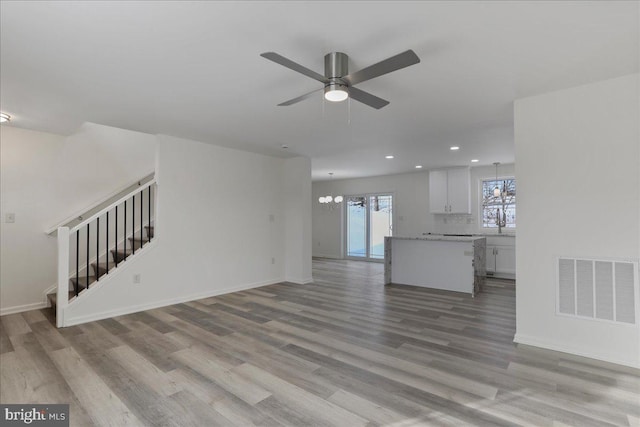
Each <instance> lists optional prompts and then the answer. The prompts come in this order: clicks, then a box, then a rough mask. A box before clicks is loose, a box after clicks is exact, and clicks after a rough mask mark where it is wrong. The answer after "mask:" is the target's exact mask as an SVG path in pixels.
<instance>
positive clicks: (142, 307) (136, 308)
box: [64, 278, 284, 327]
mask: <svg viewBox="0 0 640 427" xmlns="http://www.w3.org/2000/svg"><path fill="white" fill-rule="evenodd" d="M283 281H284V280H283V279H281V278H279V279H273V280H267V281H264V282H255V283H249V284H245V285H239V286H232V287H229V288H224V289H216V290H214V291H209V292H201V293H198V294H191V295H188V296H184V297H178V298H171V299H167V300H162V301H156V302H152V303H149V304H139V305H133V306H129V307H123V308H119V309H117V310H110V311H103V312H101V313H92V314H90V315H87V316H78V317H66V318H65V322H64V327H67V326H74V325H80V324H82V323H87V322H94V321H96V320H102V319H109V318H112V317H116V316H124V315H126V314H132V313H138V312H140V311H146V310H152V309H154V308H160V307H166V306H169V305H174V304H180V303H183V302H189V301H195V300H199V299H203V298H209V297H215V296H217V295H224V294H229V293H232V292H239V291H246V290H247V289H254V288H260V287H263V286H268V285H273V284H276V283H282V282H283Z"/></svg>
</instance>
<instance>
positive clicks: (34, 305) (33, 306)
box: [0, 302, 49, 316]
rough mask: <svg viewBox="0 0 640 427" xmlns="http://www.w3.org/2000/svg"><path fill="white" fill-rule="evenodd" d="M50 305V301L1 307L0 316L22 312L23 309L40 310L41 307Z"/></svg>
mask: <svg viewBox="0 0 640 427" xmlns="http://www.w3.org/2000/svg"><path fill="white" fill-rule="evenodd" d="M48 306H49V303H48V302H34V303H31V304H24V305H15V306H13V307H5V308H0V316H6V315H8V314H16V313H22V312H23V311H31V310H40V309H41V308H47V307H48Z"/></svg>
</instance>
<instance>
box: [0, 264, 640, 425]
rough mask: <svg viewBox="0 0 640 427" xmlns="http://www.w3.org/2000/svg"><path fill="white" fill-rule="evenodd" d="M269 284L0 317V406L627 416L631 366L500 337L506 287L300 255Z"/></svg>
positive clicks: (443, 418)
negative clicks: (305, 261)
mask: <svg viewBox="0 0 640 427" xmlns="http://www.w3.org/2000/svg"><path fill="white" fill-rule="evenodd" d="M313 266H314V278H315V283H313V284H308V285H294V284H287V283H282V284H277V285H272V286H267V287H263V288H259V289H255V290H249V291H244V292H238V293H234V294H229V295H224V296H219V297H214V298H207V299H204V300H200V301H195V302H190V303H186V304H178V305H174V306H170V307H165V308H161V309H156V310H150V311H146V312H142V313H138V314H132V315H128V316H121V317H117V318H114V319H109V320H103V321H98V322H93V323H88V324H85V325H80V326H74V327H70V328H65V329H56V328H55V327H54V326H53V325H52V323H51V320H52V319H51V318H50V314H49V311H48V310H41V311H31V312H26V313H21V314H15V315H9V316H4V317H2V318H0V352H1V353H2V354H1V356H0V357H1V360H0V401H1V402H2V403H13V402H15V403H27V402H28V403H70V404H71V425H76V426H89V425H114V426H124V425H175V426H188V425H193V426H215V425H221V426H226V425H236V426H250V425H266V426H272V425H273V426H276V425H294V426H346V427H352V426H358V425H384V426H414V425H427V426H431V425H433V426H459V425H482V426H506V425H534V426H551V425H553V426H561V425H572V426H580V427H588V426H608V425H624V426H628V425H640V376H639V374H638V371H637V370H632V369H628V368H622V367H617V366H615V365H610V364H606V363H602V362H597V361H593V360H589V359H585V358H580V357H577V356H570V355H566V354H562V353H555V352H550V351H544V350H539V349H534V348H522V347H520V348H518V347H516V346H515V345H514V344H513V343H512V338H513V334H514V330H515V300H514V299H515V289H514V285H513V283H511V282H507V281H497V280H493V281H489V283H488V286H487V289H486V291H485V292H483V293H481V294H480V295H478V296H477V297H476V298H475V299H473V298H471V297H469V296H467V295H463V294H457V293H451V292H444V291H434V290H429V289H423V288H416V287H410V286H397V285H391V286H387V287H384V286H383V285H382V282H383V272H382V265H381V264H374V263H360V262H352V261H351V262H350V261H328V260H314V264H313Z"/></svg>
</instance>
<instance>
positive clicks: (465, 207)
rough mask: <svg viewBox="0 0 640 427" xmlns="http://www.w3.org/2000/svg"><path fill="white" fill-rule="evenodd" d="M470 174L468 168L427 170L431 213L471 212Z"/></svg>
mask: <svg viewBox="0 0 640 427" xmlns="http://www.w3.org/2000/svg"><path fill="white" fill-rule="evenodd" d="M470 187H471V174H470V169H469V168H452V169H441V170H434V171H430V172H429V206H430V211H431V213H441V214H445V213H447V214H448V213H451V214H469V213H471V188H470Z"/></svg>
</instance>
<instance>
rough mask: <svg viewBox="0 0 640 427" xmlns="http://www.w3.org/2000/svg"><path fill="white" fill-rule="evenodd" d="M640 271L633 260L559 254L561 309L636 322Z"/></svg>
mask: <svg viewBox="0 0 640 427" xmlns="http://www.w3.org/2000/svg"><path fill="white" fill-rule="evenodd" d="M637 271H638V264H637V263H635V262H630V261H616V260H613V261H612V260H595V259H576V258H565V257H560V258H558V281H557V283H558V290H557V313H558V314H563V315H569V316H577V317H587V318H592V319H599V320H608V321H611V322H619V323H627V324H636V322H637V321H638V317H639V316H638V305H639V304H638V301H637V299H638V277H637V276H638V275H637V273H636V272H637Z"/></svg>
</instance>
